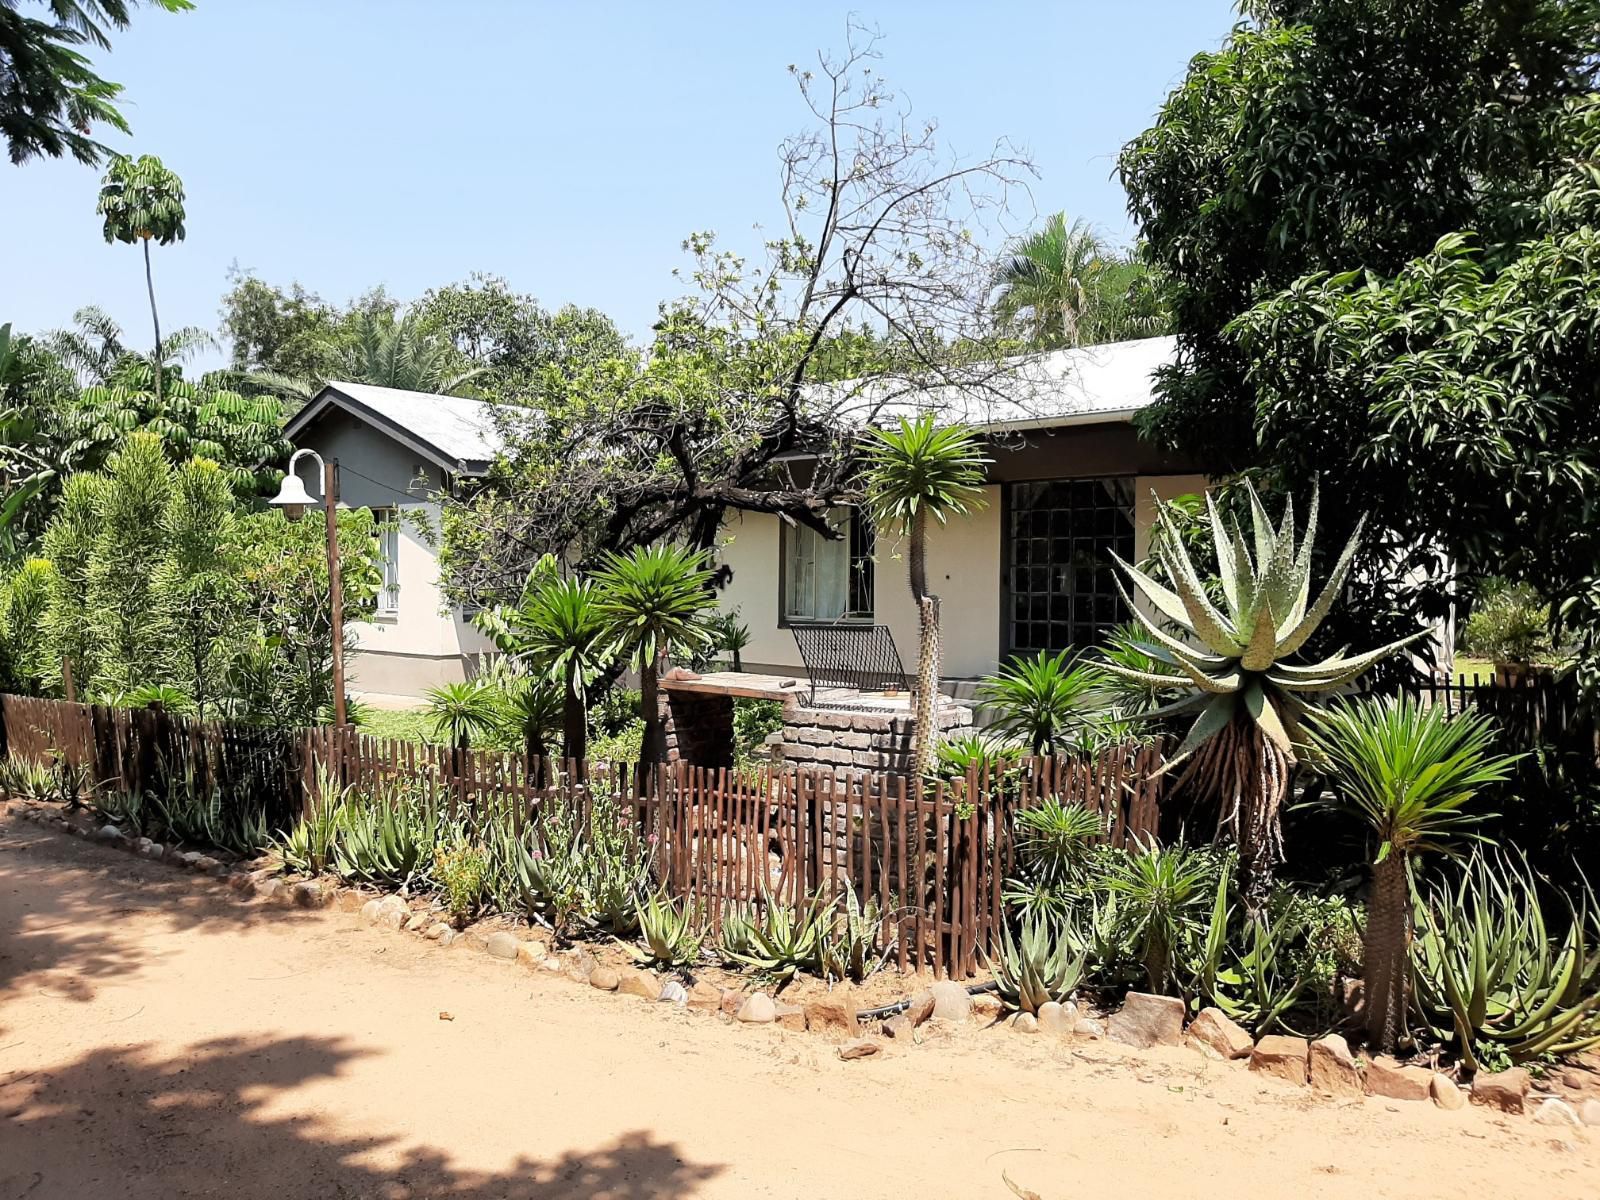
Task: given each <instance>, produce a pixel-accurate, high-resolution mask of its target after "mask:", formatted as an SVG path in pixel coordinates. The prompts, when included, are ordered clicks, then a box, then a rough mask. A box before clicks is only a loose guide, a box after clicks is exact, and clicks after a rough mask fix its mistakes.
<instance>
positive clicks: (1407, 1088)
mask: <svg viewBox="0 0 1600 1200" xmlns="http://www.w3.org/2000/svg"><path fill="white" fill-rule="evenodd" d="M1367 1091H1368V1092H1369V1093H1370V1094H1371V1095H1374V1096H1382V1097H1384V1098H1385V1099H1388V1100H1426V1099H1427V1098H1428V1097H1429V1096H1430V1095H1431V1094H1432V1091H1433V1072H1432V1071H1430V1070H1428V1069H1427V1068H1426V1067H1408V1066H1402V1065H1401V1064H1400V1063H1398V1062H1396V1061H1395V1060H1394V1059H1392V1058H1390V1057H1389V1056H1388V1055H1387V1054H1380V1055H1379V1056H1378V1057H1377V1058H1374V1059H1372V1060H1371V1061H1370V1062H1368V1063H1367Z"/></svg>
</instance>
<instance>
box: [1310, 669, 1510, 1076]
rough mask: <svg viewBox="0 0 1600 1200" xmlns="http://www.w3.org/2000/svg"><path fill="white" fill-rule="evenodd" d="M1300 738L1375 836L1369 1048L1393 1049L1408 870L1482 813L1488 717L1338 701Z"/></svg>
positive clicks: (1462, 835)
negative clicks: (1475, 808) (1479, 798)
mask: <svg viewBox="0 0 1600 1200" xmlns="http://www.w3.org/2000/svg"><path fill="white" fill-rule="evenodd" d="M1306 734H1307V741H1308V743H1309V745H1310V747H1311V749H1312V751H1313V752H1314V753H1315V754H1316V756H1317V759H1318V765H1319V766H1320V768H1321V769H1322V770H1324V771H1326V772H1327V774H1328V776H1329V779H1330V780H1331V781H1332V783H1333V785H1334V792H1333V797H1332V803H1333V804H1334V805H1335V806H1336V807H1338V808H1341V809H1343V810H1345V811H1348V812H1350V813H1352V814H1354V815H1356V816H1357V817H1359V818H1361V820H1363V821H1364V822H1365V823H1366V824H1367V825H1368V826H1369V827H1370V828H1371V831H1372V833H1373V835H1374V836H1375V837H1376V839H1377V843H1378V852H1377V857H1376V859H1375V861H1374V863H1373V869H1372V896H1371V900H1370V901H1369V904H1368V910H1367V928H1366V937H1365V944H1364V948H1363V952H1362V974H1363V987H1362V994H1363V996H1364V1003H1365V1006H1366V1024H1367V1038H1368V1044H1369V1045H1370V1047H1371V1048H1372V1049H1374V1050H1376V1051H1380V1052H1382V1053H1385V1054H1390V1053H1393V1052H1394V1049H1395V1046H1396V1043H1397V1042H1398V1041H1399V1039H1400V1038H1401V1037H1402V1036H1403V1035H1404V1033H1405V1031H1406V1014H1407V1011H1408V1010H1409V1008H1410V968H1409V967H1408V965H1407V964H1408V961H1409V957H1410V953H1411V920H1412V916H1411V907H1412V902H1411V896H1412V888H1411V871H1412V865H1413V863H1414V862H1415V860H1416V859H1417V858H1418V857H1419V856H1421V855H1424V854H1451V853H1454V852H1455V851H1456V850H1457V849H1458V848H1459V846H1460V844H1461V842H1462V841H1463V840H1466V839H1468V838H1471V837H1472V836H1473V835H1472V829H1473V826H1474V825H1476V824H1477V823H1478V822H1479V821H1480V820H1481V819H1482V818H1481V814H1476V813H1471V812H1468V811H1465V810H1466V808H1467V806H1468V805H1469V804H1470V803H1471V802H1472V800H1473V798H1474V797H1475V796H1476V795H1477V793H1478V792H1479V791H1480V790H1481V789H1482V788H1484V787H1487V786H1489V785H1490V784H1494V783H1498V782H1500V781H1502V780H1504V779H1506V778H1507V777H1508V776H1509V775H1510V773H1511V766H1512V763H1513V762H1514V761H1515V759H1514V757H1511V756H1507V755H1502V754H1495V753H1493V751H1492V747H1493V743H1494V725H1493V723H1492V722H1491V721H1490V719H1489V718H1488V717H1485V716H1482V715H1479V714H1476V713H1467V714H1459V715H1456V716H1451V715H1450V714H1449V713H1448V712H1446V711H1445V710H1444V709H1442V708H1437V707H1433V706H1423V705H1421V704H1419V703H1418V702H1417V701H1415V700H1412V699H1409V698H1408V699H1402V700H1361V701H1356V702H1354V703H1351V702H1343V701H1341V702H1339V703H1336V704H1334V705H1332V706H1331V707H1329V708H1327V709H1324V710H1322V711H1320V712H1314V713H1311V714H1310V715H1309V717H1308V720H1307V723H1306Z"/></svg>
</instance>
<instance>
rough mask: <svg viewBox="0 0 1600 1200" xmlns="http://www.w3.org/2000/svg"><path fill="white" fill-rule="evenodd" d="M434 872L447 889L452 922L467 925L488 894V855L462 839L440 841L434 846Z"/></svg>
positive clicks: (446, 895) (446, 893) (440, 884)
mask: <svg viewBox="0 0 1600 1200" xmlns="http://www.w3.org/2000/svg"><path fill="white" fill-rule="evenodd" d="M433 871H434V878H435V879H437V880H438V882H439V886H440V887H442V888H443V889H444V894H445V904H446V906H447V907H448V908H449V910H450V920H451V922H452V923H453V924H455V925H456V926H458V927H459V926H462V925H465V924H466V923H467V922H468V921H470V920H471V919H472V918H473V917H474V916H476V915H477V913H478V910H479V909H480V908H482V907H483V901H484V897H485V896H486V895H487V893H488V883H489V858H488V855H487V854H485V853H484V850H483V847H482V846H478V845H474V844H473V843H471V842H467V841H464V840H462V839H459V838H457V839H452V840H451V841H449V842H439V843H437V844H436V845H435V846H434V848H433Z"/></svg>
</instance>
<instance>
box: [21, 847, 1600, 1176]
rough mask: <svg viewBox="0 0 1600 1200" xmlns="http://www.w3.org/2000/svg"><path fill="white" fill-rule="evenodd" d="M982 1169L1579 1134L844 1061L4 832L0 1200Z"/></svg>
mask: <svg viewBox="0 0 1600 1200" xmlns="http://www.w3.org/2000/svg"><path fill="white" fill-rule="evenodd" d="M441 1011H444V1012H449V1013H451V1014H452V1015H453V1016H454V1020H450V1021H445V1020H441V1019H440V1017H439V1014H440V1012H441ZM1002 1173H1005V1174H1006V1175H1009V1176H1010V1178H1011V1179H1012V1180H1014V1181H1015V1182H1016V1183H1017V1184H1018V1185H1019V1186H1020V1187H1022V1188H1026V1189H1031V1190H1032V1191H1034V1192H1037V1193H1038V1195H1039V1196H1040V1197H1041V1198H1042V1200H1065V1198H1066V1197H1072V1196H1081V1195H1083V1194H1085V1193H1093V1194H1098V1195H1105V1196H1155V1197H1163V1196H1170V1197H1200V1196H1221V1195H1227V1196H1230V1197H1241V1198H1242V1197H1288V1196H1305V1195H1310V1196H1318V1197H1352V1198H1356V1197H1359V1198H1360V1200H1373V1198H1375V1197H1383V1196H1395V1197H1401V1196H1404V1197H1408V1198H1410V1197H1418V1196H1434V1195H1446V1194H1451V1193H1457V1194H1465V1195H1507V1196H1536V1197H1541V1198H1549V1200H1567V1198H1572V1200H1577V1198H1578V1197H1593V1196H1595V1195H1596V1194H1597V1193H1600V1138H1596V1137H1594V1136H1593V1135H1592V1134H1589V1135H1585V1134H1581V1133H1580V1134H1576V1135H1571V1136H1567V1137H1565V1138H1563V1137H1562V1136H1560V1135H1559V1134H1557V1133H1556V1132H1555V1131H1552V1130H1549V1129H1545V1128H1542V1127H1539V1126H1535V1125H1534V1124H1533V1123H1532V1122H1531V1121H1528V1120H1526V1119H1520V1118H1519V1119H1510V1118H1497V1117H1494V1116H1491V1115H1490V1114H1488V1113H1485V1112H1482V1111H1478V1110H1468V1111H1465V1112H1455V1113H1448V1112H1442V1111H1439V1110H1436V1109H1434V1108H1433V1107H1432V1106H1431V1105H1427V1104H1406V1105H1399V1104H1387V1103H1385V1102H1383V1101H1377V1100H1367V1101H1364V1102H1356V1103H1349V1104H1347V1105H1345V1106H1343V1107H1338V1106H1334V1105H1328V1104H1320V1103H1317V1102H1314V1101H1312V1100H1310V1099H1309V1098H1308V1097H1307V1096H1306V1094H1305V1093H1304V1092H1303V1091H1302V1090H1300V1089H1295V1088H1291V1087H1289V1086H1288V1085H1283V1084H1279V1083H1277V1082H1275V1081H1272V1080H1263V1079H1260V1078H1258V1077H1255V1076H1252V1075H1250V1074H1248V1073H1247V1072H1245V1071H1244V1070H1242V1069H1237V1068H1230V1067H1224V1066H1221V1065H1218V1064H1213V1063H1207V1062H1204V1061H1202V1060H1201V1059H1200V1058H1199V1057H1198V1056H1196V1055H1193V1054H1190V1053H1188V1052H1187V1051H1172V1052H1169V1053H1166V1054H1162V1055H1145V1056H1134V1057H1126V1056H1124V1055H1123V1054H1121V1053H1120V1052H1119V1051H1118V1050H1116V1049H1115V1048H1113V1047H1109V1046H1106V1045H1104V1044H1101V1043H1086V1044H1079V1045H1077V1046H1073V1047H1068V1046H1064V1045H1052V1044H1046V1043H1042V1042H1041V1041H1040V1040H1039V1039H1037V1038H1027V1037H1024V1036H1021V1035H1017V1034H1013V1033H1010V1032H1008V1031H1005V1030H992V1031H982V1030H978V1029H972V1030H969V1031H961V1032H960V1033H959V1034H957V1035H955V1036H953V1037H951V1038H948V1039H944V1040H941V1041H938V1042H933V1043H929V1044H927V1045H923V1046H916V1047H907V1048H900V1047H894V1048H892V1049H891V1050H890V1052H888V1053H886V1054H884V1055H882V1056H879V1057H878V1058H876V1059H870V1060H866V1061H862V1062H851V1063H844V1062H840V1061H838V1060H837V1058H836V1057H835V1056H834V1055H833V1053H832V1051H831V1048H830V1047H828V1046H827V1045H826V1044H825V1043H824V1042H822V1041H821V1040H819V1039H816V1038H813V1037H808V1036H806V1035H803V1034H793V1033H786V1032H784V1031H781V1030H777V1029H774V1028H771V1027H762V1028H754V1027H750V1028H746V1027H730V1026H727V1025H724V1024H721V1023H720V1022H718V1021H715V1020H709V1019H705V1018H701V1017H699V1016H697V1015H695V1014H690V1013H687V1012H684V1011H681V1010H676V1009H674V1008H672V1007H670V1006H667V1005H652V1004H647V1003H644V1002H642V1001H639V1000H635V999H632V998H626V997H616V996H609V995H602V994H600V993H597V992H594V991H591V990H590V989H587V988H582V987H579V986H576V985H573V984H570V983H567V982H565V981H563V980H559V979H552V978H542V977H535V976H534V975H532V974H530V973H529V972H527V971H526V970H524V969H523V968H521V967H520V966H517V965H515V964H509V963H503V962H500V961H497V960H493V959H490V958H489V957H488V956H487V955H484V954H482V953H478V952H475V951H472V950H466V949H448V950H441V949H439V948H437V947H436V946H433V945H432V944H429V943H425V942H422V941H420V940H418V939H415V938H412V937H410V936H407V935H402V934H394V933H388V932H385V931H379V930H376V929H373V928H370V927H368V926H366V925H364V924H363V923H361V921H360V920H359V918H358V917H357V916H355V915H353V914H346V913H340V912H316V913H311V912H296V911H288V912H285V911H281V910H263V909H262V908H260V907H259V906H258V905H256V904H249V903H245V902H242V901H241V900H239V899H238V898H237V897H236V896H234V895H233V894H232V893H229V892H227V891H225V890H223V889H221V888H220V887H202V886H201V885H200V884H199V883H198V882H196V881H194V880H193V879H190V878H187V877H180V876H176V875H174V874H173V873H172V872H171V871H170V870H168V869H167V868H164V867H161V866H159V865H158V864H151V863H145V862H142V861H139V860H136V859H133V858H131V857H129V856H127V855H124V854H120V853H117V852H115V851H110V850H104V849H101V848H99V847H95V846H90V845H85V844H83V843H81V842H77V841H73V840H69V839H67V838H65V837H62V836H60V835H56V834H52V833H47V832H44V831H42V830H40V829H38V828H36V827H34V826H32V825H27V824H23V823H21V822H17V821H10V822H9V823H8V822H6V821H5V820H4V819H0V1200H14V1198H20V1197H27V1198H28V1200H57V1198H60V1200H92V1198H96V1197H102V1196H104V1197H131V1198H136V1200H142V1198H149V1200H157V1198H161V1200H168V1198H175V1197H196V1196H217V1197H230V1198H237V1197H263V1198H265V1197H272V1198H273V1200H283V1198H290V1200H294V1198H300V1197H317V1198H321V1197H337V1198H340V1200H358V1198H359V1200H365V1198H368V1197H371V1198H379V1197H382V1198H384V1200H391V1198H402V1197H404V1198H422V1197H472V1198H482V1200H490V1198H501V1197H505V1198H516V1200H554V1198H555V1197H609V1198H611V1200H635V1198H642V1197H647V1196H650V1197H665V1196H672V1197H720V1198H730V1200H731V1198H738V1200H748V1198H751V1197H808V1198H809V1197H851V1198H854V1200H879V1198H885V1200H887V1198H891V1197H892V1198H895V1200H901V1198H914V1200H933V1198H942V1197H950V1198H953V1200H954V1198H959V1200H982V1198H984V1197H995V1198H996V1200H1007V1198H1008V1197H1010V1196H1011V1195H1012V1193H1011V1191H1010V1190H1008V1188H1007V1187H1006V1185H1005V1183H1004V1181H1003V1179H1002Z"/></svg>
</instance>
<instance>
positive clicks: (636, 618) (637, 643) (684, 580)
mask: <svg viewBox="0 0 1600 1200" xmlns="http://www.w3.org/2000/svg"><path fill="white" fill-rule="evenodd" d="M594 586H595V588H596V590H597V593H598V599H597V603H596V608H597V609H598V612H599V615H600V616H601V618H602V619H603V620H604V621H605V622H606V625H607V628H608V630H609V636H610V643H611V647H610V649H611V653H612V654H615V655H617V656H619V657H627V656H632V657H633V659H634V662H635V665H636V666H637V667H638V670H639V716H640V718H641V719H642V720H643V721H644V748H643V751H642V753H641V754H640V766H641V767H643V766H647V765H649V764H652V763H659V762H664V761H665V760H666V757H667V744H666V734H665V727H664V725H663V723H662V720H661V699H660V695H661V693H660V678H661V666H662V664H663V663H664V662H665V660H666V658H667V655H668V654H670V653H671V652H672V650H673V649H675V648H678V649H690V650H692V649H694V648H696V647H699V646H702V645H704V644H705V643H706V642H708V641H709V640H710V639H711V636H712V631H711V614H712V613H713V611H714V610H715V608H716V600H715V599H714V598H713V597H712V593H711V570H710V568H708V567H707V566H706V558H705V554H704V553H703V552H701V551H698V550H687V549H685V548H683V547H682V546H672V545H657V546H638V547H635V548H634V549H633V550H632V551H630V552H629V553H628V554H626V555H622V554H616V553H611V554H607V555H606V557H605V560H604V565H603V566H602V567H601V569H600V570H598V571H596V572H595V575H594Z"/></svg>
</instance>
